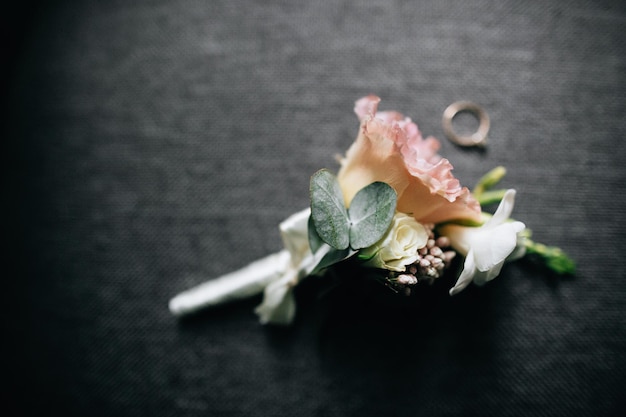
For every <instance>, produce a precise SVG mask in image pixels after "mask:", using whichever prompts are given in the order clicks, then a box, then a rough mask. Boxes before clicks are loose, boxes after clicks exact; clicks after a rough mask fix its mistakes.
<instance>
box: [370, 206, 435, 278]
mask: <svg viewBox="0 0 626 417" xmlns="http://www.w3.org/2000/svg"><path fill="white" fill-rule="evenodd" d="M426 242H428V231H427V230H426V228H425V227H424V226H423V225H422V224H420V223H418V222H417V220H415V219H414V218H413V217H411V216H408V215H406V214H404V213H399V212H398V213H396V214H395V215H394V217H393V220H392V221H391V225H390V226H389V230H387V233H385V235H384V236H383V237H382V238H381V239H380V240H379V241H378V242H377V243H375V244H374V245H372V246H370V247H369V248H365V249H363V250H362V251H361V253H360V254H359V256H360V257H362V258H365V259H368V261H367V262H366V263H365V265H367V266H372V267H375V268H384V269H388V270H390V271H396V272H404V270H405V268H406V266H407V265H410V264H412V263H413V262H415V261H416V260H417V259H418V253H417V251H418V250H419V249H421V248H423V247H424V246H426Z"/></svg>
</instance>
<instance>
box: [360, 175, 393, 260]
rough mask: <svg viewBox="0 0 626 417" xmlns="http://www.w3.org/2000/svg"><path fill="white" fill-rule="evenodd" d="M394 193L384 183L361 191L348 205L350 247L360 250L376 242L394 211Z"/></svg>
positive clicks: (377, 183)
mask: <svg viewBox="0 0 626 417" xmlns="http://www.w3.org/2000/svg"><path fill="white" fill-rule="evenodd" d="M396 200H397V196H396V192H395V190H394V189H393V188H392V187H391V186H389V185H388V184H386V183H384V182H374V183H372V184H370V185H368V186H367V187H365V188H363V189H361V190H360V191H359V192H358V193H356V195H355V196H354V198H353V199H352V203H350V208H349V209H348V217H349V218H350V232H349V234H350V247H352V249H362V248H367V247H368V246H371V245H373V244H374V243H376V242H378V241H379V240H380V238H381V237H383V235H384V234H385V232H386V231H387V229H388V228H389V225H390V224H391V220H392V219H393V216H394V214H395V211H396Z"/></svg>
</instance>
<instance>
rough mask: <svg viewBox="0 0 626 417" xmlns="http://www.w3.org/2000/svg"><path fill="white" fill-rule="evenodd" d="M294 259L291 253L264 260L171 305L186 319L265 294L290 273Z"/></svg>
mask: <svg viewBox="0 0 626 417" xmlns="http://www.w3.org/2000/svg"><path fill="white" fill-rule="evenodd" d="M290 260H291V257H290V255H289V252H288V251H287V250H282V251H280V252H277V253H274V254H272V255H269V256H266V257H265V258H261V259H259V260H257V261H254V262H252V263H251V264H249V265H247V266H245V267H243V268H241V269H239V270H237V271H234V272H231V273H228V274H226V275H222V276H221V277H219V278H216V279H213V280H211V281H207V282H205V283H203V284H200V285H198V286H196V287H194V288H191V289H189V290H187V291H184V292H182V293H180V294H178V295H176V296H175V297H174V298H172V299H171V300H170V302H169V309H170V311H171V312H172V314H174V315H175V316H179V317H182V316H185V315H188V314H192V313H195V312H198V311H200V310H202V309H205V308H208V307H214V306H218V305H221V304H224V303H227V302H231V301H235V300H241V299H244V298H248V297H252V296H255V295H257V294H261V293H262V292H263V290H264V289H265V287H267V285H268V284H269V283H270V282H272V281H274V280H276V279H277V278H278V277H279V276H280V275H282V274H283V273H284V272H285V270H286V269H287V267H288V265H289V262H290Z"/></svg>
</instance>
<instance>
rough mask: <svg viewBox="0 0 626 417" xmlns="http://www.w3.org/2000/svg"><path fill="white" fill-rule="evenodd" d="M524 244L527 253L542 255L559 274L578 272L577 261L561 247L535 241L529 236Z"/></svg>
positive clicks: (547, 263) (549, 266)
mask: <svg viewBox="0 0 626 417" xmlns="http://www.w3.org/2000/svg"><path fill="white" fill-rule="evenodd" d="M524 246H525V247H526V251H527V253H529V254H535V255H538V256H539V257H541V258H542V259H543V261H544V262H545V264H546V266H547V267H548V268H550V269H551V270H552V271H554V272H556V273H557V274H561V275H568V274H573V273H575V272H576V263H575V262H574V260H573V259H572V258H570V257H569V256H568V255H567V254H566V253H565V252H563V250H561V249H560V248H557V247H555V246H547V245H544V244H543V243H538V242H534V241H532V240H531V239H529V238H526V239H524Z"/></svg>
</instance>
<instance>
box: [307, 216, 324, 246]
mask: <svg viewBox="0 0 626 417" xmlns="http://www.w3.org/2000/svg"><path fill="white" fill-rule="evenodd" d="M307 226H308V231H309V233H308V235H309V247H310V248H311V253H313V254H315V253H316V252H317V251H318V250H319V248H320V247H321V246H322V245H323V244H324V241H323V240H322V238H321V237H320V235H319V234H317V230H315V225H314V224H313V217H312V216H309V222H308V225H307Z"/></svg>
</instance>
